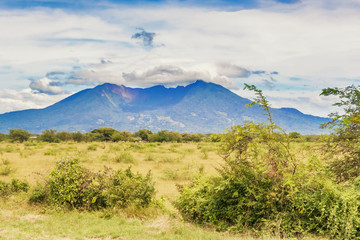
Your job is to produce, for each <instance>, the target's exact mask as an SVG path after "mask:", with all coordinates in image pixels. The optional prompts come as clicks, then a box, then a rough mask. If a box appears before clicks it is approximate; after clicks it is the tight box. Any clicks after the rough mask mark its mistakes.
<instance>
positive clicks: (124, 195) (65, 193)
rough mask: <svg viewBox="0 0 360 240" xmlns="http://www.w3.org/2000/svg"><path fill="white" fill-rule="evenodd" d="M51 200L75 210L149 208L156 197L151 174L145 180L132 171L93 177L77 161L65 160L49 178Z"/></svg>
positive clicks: (108, 171) (107, 172) (61, 161)
mask: <svg viewBox="0 0 360 240" xmlns="http://www.w3.org/2000/svg"><path fill="white" fill-rule="evenodd" d="M49 190H50V200H51V201H52V202H54V203H55V204H58V205H67V206H70V207H72V208H85V209H92V208H107V207H127V206H129V205H136V206H139V207H147V206H148V205H149V204H150V203H151V202H152V200H153V197H154V195H155V189H154V184H153V183H152V180H151V174H150V172H149V173H148V174H147V175H146V176H145V177H143V176H142V175H140V174H134V173H132V172H131V169H130V168H128V169H127V170H125V171H122V170H118V171H113V170H111V169H108V168H107V169H105V170H104V171H102V172H97V173H93V172H90V171H88V170H86V169H84V168H83V167H81V166H80V164H79V163H78V161H77V160H76V159H72V158H63V159H61V160H60V161H58V162H57V163H56V166H55V168H54V169H53V170H52V172H51V174H50V176H49Z"/></svg>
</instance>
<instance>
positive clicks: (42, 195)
mask: <svg viewBox="0 0 360 240" xmlns="http://www.w3.org/2000/svg"><path fill="white" fill-rule="evenodd" d="M47 198H48V189H47V187H46V186H44V185H42V184H40V183H37V184H36V186H35V187H34V188H33V189H32V191H31V194H30V197H29V202H30V203H43V202H45V201H46V199H47Z"/></svg>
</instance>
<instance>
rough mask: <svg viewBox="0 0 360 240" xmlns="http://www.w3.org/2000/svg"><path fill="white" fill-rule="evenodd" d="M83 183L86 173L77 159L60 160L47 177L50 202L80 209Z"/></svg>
mask: <svg viewBox="0 0 360 240" xmlns="http://www.w3.org/2000/svg"><path fill="white" fill-rule="evenodd" d="M85 182H86V172H85V170H84V169H83V168H82V167H81V166H80V165H79V163H78V160H77V159H73V158H62V159H60V160H59V161H57V162H56V165H55V168H54V169H53V170H52V171H51V173H50V176H49V190H50V196H51V200H52V201H53V202H54V203H55V204H60V205H63V204H67V205H69V206H71V207H80V206H81V205H82V204H83V201H82V200H83V199H82V190H83V186H84V184H85Z"/></svg>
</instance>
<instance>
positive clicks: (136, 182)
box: [103, 168, 155, 208]
mask: <svg viewBox="0 0 360 240" xmlns="http://www.w3.org/2000/svg"><path fill="white" fill-rule="evenodd" d="M108 182H109V183H110V185H109V186H108V191H104V192H103V196H104V198H105V199H106V204H107V206H109V207H114V206H118V207H121V208H123V207H127V206H129V205H135V206H138V207H148V206H149V205H150V203H151V202H152V200H153V198H154V194H155V188H154V184H153V183H152V180H151V174H150V172H149V173H148V174H147V175H146V176H145V177H143V176H142V175H140V174H134V173H133V172H132V171H131V168H128V169H126V170H125V171H122V170H118V171H116V172H114V173H113V174H111V176H110V178H109V181H108Z"/></svg>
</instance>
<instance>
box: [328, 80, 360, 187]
mask: <svg viewBox="0 0 360 240" xmlns="http://www.w3.org/2000/svg"><path fill="white" fill-rule="evenodd" d="M358 88H359V87H356V86H354V85H351V86H347V87H345V88H326V89H323V90H322V93H321V95H323V96H331V95H334V96H338V98H339V100H340V101H338V102H336V103H335V104H334V106H337V107H340V108H342V111H343V113H338V112H335V113H331V114H330V115H329V117H331V118H332V121H331V122H329V123H326V124H324V125H323V127H325V128H330V129H332V130H333V133H332V135H331V138H329V141H328V145H327V149H326V150H327V151H328V152H329V154H328V157H329V159H330V160H331V161H330V163H329V169H330V170H331V172H332V173H334V175H335V177H336V178H337V181H339V182H344V181H347V180H351V179H355V178H357V177H359V176H360V146H359V145H360V142H359V134H360V90H359V89H358Z"/></svg>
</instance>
